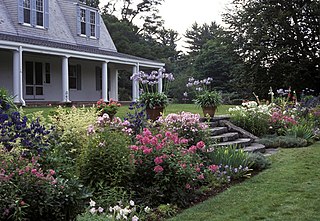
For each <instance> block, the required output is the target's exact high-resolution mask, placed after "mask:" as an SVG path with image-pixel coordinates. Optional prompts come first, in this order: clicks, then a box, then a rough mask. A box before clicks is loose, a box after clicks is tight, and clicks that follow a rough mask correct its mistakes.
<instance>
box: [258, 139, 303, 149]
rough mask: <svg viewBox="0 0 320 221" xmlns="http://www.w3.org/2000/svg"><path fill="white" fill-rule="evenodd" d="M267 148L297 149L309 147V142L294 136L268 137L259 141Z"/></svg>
mask: <svg viewBox="0 0 320 221" xmlns="http://www.w3.org/2000/svg"><path fill="white" fill-rule="evenodd" d="M259 142H260V143H261V144H263V145H265V146H266V148H278V147H281V148H295V147H305V146H307V145H308V142H307V140H305V139H302V138H299V137H293V136H266V137H263V138H261V139H260V140H259Z"/></svg>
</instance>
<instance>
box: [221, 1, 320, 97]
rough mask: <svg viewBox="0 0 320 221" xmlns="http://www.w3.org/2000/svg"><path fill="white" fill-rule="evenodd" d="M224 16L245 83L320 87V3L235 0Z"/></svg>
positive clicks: (260, 88)
mask: <svg viewBox="0 0 320 221" xmlns="http://www.w3.org/2000/svg"><path fill="white" fill-rule="evenodd" d="M233 6H234V8H233V10H231V11H230V12H229V13H227V14H226V15H225V16H224V18H225V19H224V20H225V22H226V23H227V24H229V25H230V28H229V34H230V36H231V37H232V39H233V42H232V44H233V45H234V47H235V52H237V53H238V55H239V56H240V57H241V59H242V60H243V61H244V62H245V63H246V67H247V71H246V72H245V74H242V75H238V77H239V79H242V81H243V80H246V82H247V83H248V84H247V86H249V87H251V88H252V90H255V91H256V92H257V93H260V94H266V93H267V91H268V89H269V87H270V86H273V88H283V87H289V86H292V88H294V89H295V90H297V91H301V90H302V89H304V88H306V87H308V88H314V89H316V90H318V92H319V90H320V88H319V85H320V68H319V64H320V1H319V0H288V1H283V0H234V1H233Z"/></svg>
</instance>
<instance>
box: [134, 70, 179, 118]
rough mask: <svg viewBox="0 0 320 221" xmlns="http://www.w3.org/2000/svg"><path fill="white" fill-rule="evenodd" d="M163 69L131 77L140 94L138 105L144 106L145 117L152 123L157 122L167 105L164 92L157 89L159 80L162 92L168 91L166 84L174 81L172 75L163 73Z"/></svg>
mask: <svg viewBox="0 0 320 221" xmlns="http://www.w3.org/2000/svg"><path fill="white" fill-rule="evenodd" d="M163 72H164V69H159V71H152V72H151V73H150V74H146V73H144V72H142V71H141V72H139V73H135V74H133V75H132V77H131V79H132V80H137V81H139V84H140V88H141V90H142V93H141V94H140V97H139V100H138V101H139V103H141V104H144V106H145V108H146V112H147V117H148V118H149V119H151V120H153V121H155V120H157V119H158V118H159V117H160V116H161V113H163V110H164V108H165V106H166V105H167V104H168V97H167V95H166V94H165V92H162V91H161V89H159V80H160V79H162V81H163V82H162V83H163V90H164V91H166V90H167V89H168V83H169V82H171V81H173V80H174V77H173V74H171V73H170V74H167V73H163Z"/></svg>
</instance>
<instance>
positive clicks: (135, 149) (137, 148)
mask: <svg viewBox="0 0 320 221" xmlns="http://www.w3.org/2000/svg"><path fill="white" fill-rule="evenodd" d="M130 149H131V150H133V151H138V150H139V147H138V146H136V145H131V146H130Z"/></svg>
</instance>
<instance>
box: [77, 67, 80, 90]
mask: <svg viewBox="0 0 320 221" xmlns="http://www.w3.org/2000/svg"><path fill="white" fill-rule="evenodd" d="M77 90H81V65H80V64H78V65H77Z"/></svg>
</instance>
